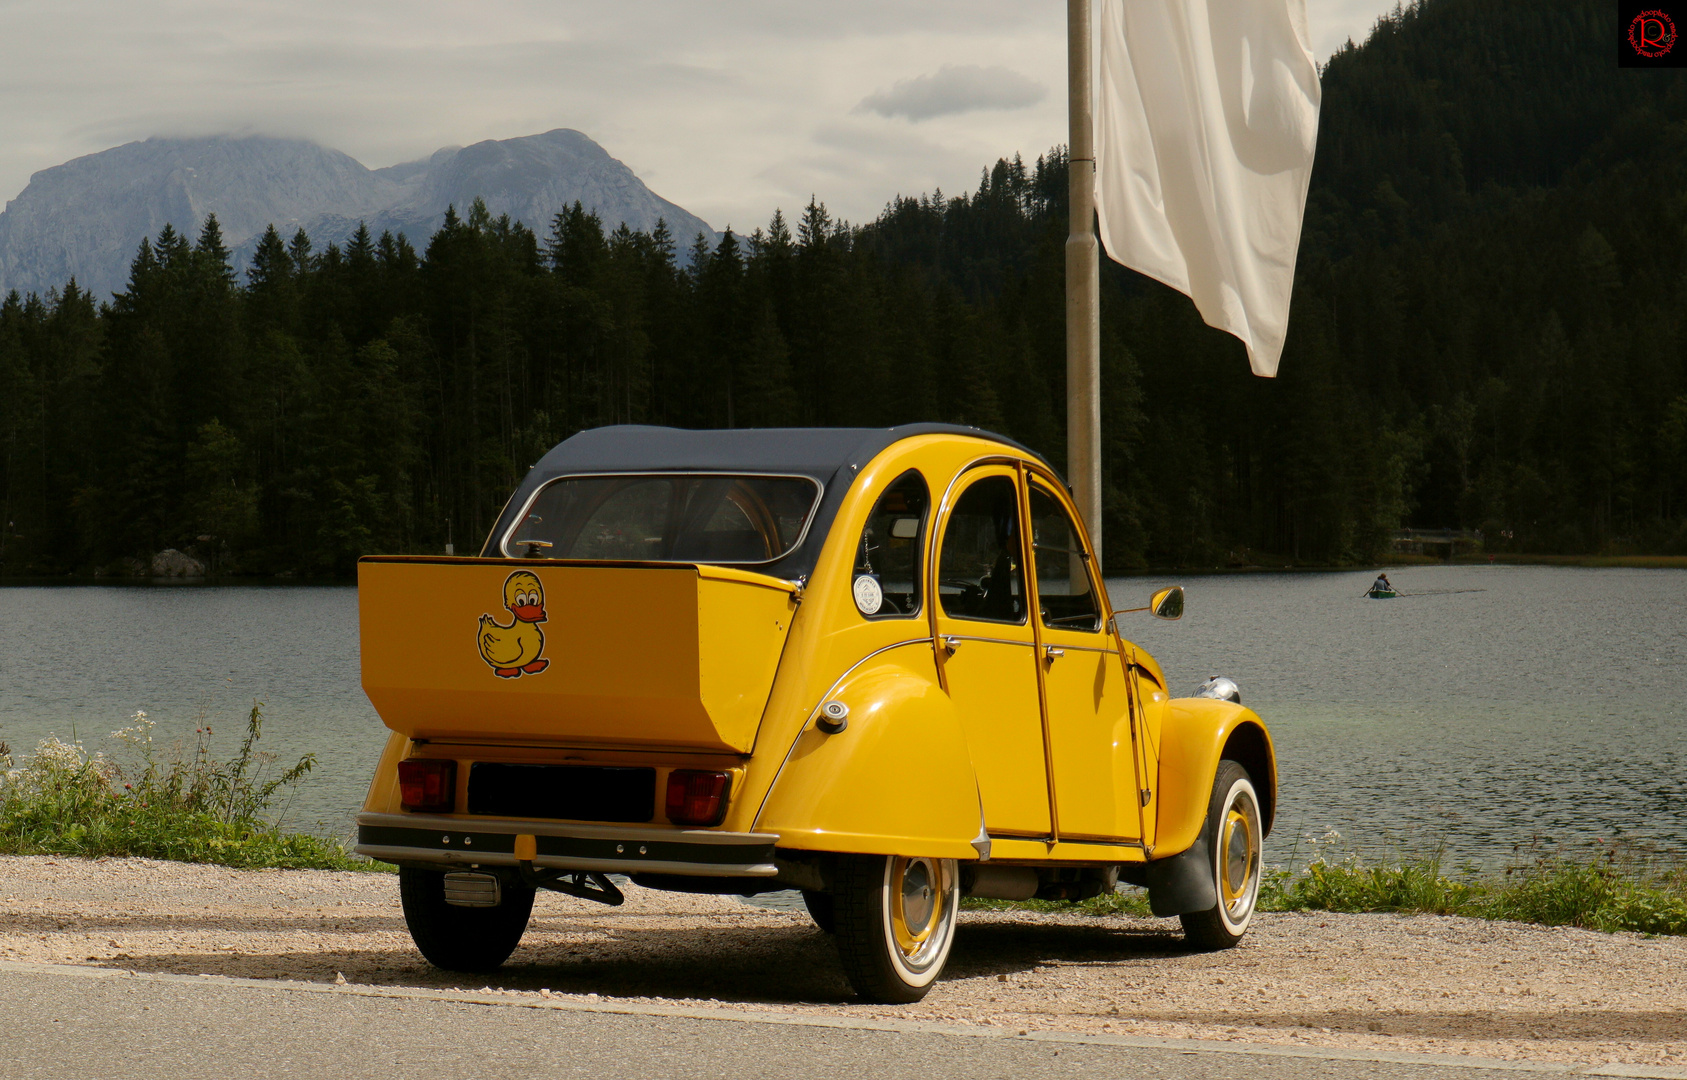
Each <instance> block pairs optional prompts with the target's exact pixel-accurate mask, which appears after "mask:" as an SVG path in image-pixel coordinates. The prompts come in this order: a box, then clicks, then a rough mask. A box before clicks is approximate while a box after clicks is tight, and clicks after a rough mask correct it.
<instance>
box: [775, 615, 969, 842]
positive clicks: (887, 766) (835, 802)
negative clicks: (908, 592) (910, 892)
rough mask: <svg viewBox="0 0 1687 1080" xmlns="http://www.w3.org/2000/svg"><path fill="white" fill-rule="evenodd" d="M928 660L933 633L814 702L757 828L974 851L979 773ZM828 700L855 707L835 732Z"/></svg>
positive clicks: (821, 838) (801, 838)
mask: <svg viewBox="0 0 1687 1080" xmlns="http://www.w3.org/2000/svg"><path fill="white" fill-rule="evenodd" d="M931 662H932V661H931V644H930V642H929V641H921V642H917V643H910V644H907V645H903V646H899V647H896V648H892V649H889V650H886V651H885V652H882V653H880V654H879V655H878V656H876V657H874V658H871V659H870V660H868V661H867V662H865V663H863V664H861V665H860V666H858V667H857V668H856V669H855V670H853V671H852V672H850V673H849V674H848V675H846V676H845V677H844V678H843V679H842V680H841V681H840V682H839V683H838V684H837V685H836V686H834V687H833V688H832V690H831V692H830V693H829V694H828V695H827V696H826V697H825V698H824V699H823V700H821V701H817V702H815V703H814V708H813V710H812V715H811V716H810V717H809V720H808V723H807V724H805V725H804V726H803V730H802V733H801V734H800V735H798V736H797V739H796V742H795V743H793V744H792V746H791V749H790V752H789V753H787V754H786V756H785V761H784V763H783V764H782V765H781V766H780V769H779V775H778V776H777V777H775V778H774V781H773V786H772V788H771V789H770V790H769V792H768V795H767V798H766V800H765V801H763V803H762V806H761V809H760V811H759V812H758V813H757V814H756V821H755V825H754V826H753V829H754V831H755V832H771V833H777V834H778V836H779V846H780V847H782V848H795V849H800V850H809V851H842V852H852V853H857V854H863V855H907V856H928V857H931V858H940V859H976V858H978V854H979V853H978V851H977V849H975V848H974V847H973V846H972V841H973V840H974V839H977V838H979V837H980V835H981V833H982V814H981V812H980V809H979V801H978V782H977V779H976V778H975V777H974V776H973V770H972V757H971V755H970V753H969V752H968V750H967V742H966V735H965V733H964V732H963V731H962V729H961V725H960V721H959V719H958V718H957V717H956V716H955V709H954V706H953V704H951V702H950V700H949V697H948V695H947V694H945V693H944V692H943V690H942V688H941V687H939V686H938V685H937V683H936V682H935V681H934V680H933V678H932V674H931V666H930V665H931ZM828 701H841V702H843V703H844V704H845V705H847V706H848V707H849V716H848V722H847V726H846V727H845V728H844V730H842V731H840V732H838V733H837V734H827V733H826V732H824V731H822V730H821V729H820V728H819V727H818V726H817V725H816V723H815V721H816V719H817V718H818V717H819V716H820V706H821V705H823V704H825V703H826V702H828Z"/></svg>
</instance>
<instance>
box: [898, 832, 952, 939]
mask: <svg viewBox="0 0 1687 1080" xmlns="http://www.w3.org/2000/svg"><path fill="white" fill-rule="evenodd" d="M947 886H948V882H947V881H945V880H944V875H943V864H942V862H941V861H940V860H938V859H904V858H900V857H899V858H897V859H895V860H894V861H893V863H892V865H891V869H890V926H891V931H892V933H893V934H895V936H896V945H897V947H898V948H900V949H901V950H902V955H904V956H906V957H909V958H910V959H913V958H915V957H917V956H918V955H919V953H920V952H921V951H922V950H923V949H924V948H925V947H926V945H927V943H928V942H930V941H931V940H932V935H933V934H934V933H936V932H937V930H938V929H939V928H940V927H941V926H942V925H943V922H944V915H945V912H944V910H943V904H944V896H945V895H946V894H947V892H948V888H947Z"/></svg>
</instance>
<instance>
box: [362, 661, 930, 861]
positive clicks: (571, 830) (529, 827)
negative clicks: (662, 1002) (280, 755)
mask: <svg viewBox="0 0 1687 1080" xmlns="http://www.w3.org/2000/svg"><path fill="white" fill-rule="evenodd" d="M922 640H923V639H922ZM357 826H358V828H360V829H361V828H366V827H368V828H386V829H438V830H440V831H441V832H443V833H460V832H475V833H483V832H495V833H508V834H510V835H511V836H516V835H525V836H566V837H576V838H579V839H581V840H629V841H632V842H633V843H639V842H640V841H643V842H646V843H648V842H651V841H657V842H662V843H671V844H725V845H732V844H774V843H778V841H779V836H778V834H777V833H735V832H719V831H716V830H713V829H661V828H656V829H652V828H642V829H641V828H637V827H629V826H626V825H575V824H558V823H556V822H546V821H524V820H522V819H521V818H494V817H481V816H479V815H477V814H460V815H455V816H450V817H447V816H446V815H444V814H376V813H370V812H368V811H365V812H364V813H361V814H358V815H357Z"/></svg>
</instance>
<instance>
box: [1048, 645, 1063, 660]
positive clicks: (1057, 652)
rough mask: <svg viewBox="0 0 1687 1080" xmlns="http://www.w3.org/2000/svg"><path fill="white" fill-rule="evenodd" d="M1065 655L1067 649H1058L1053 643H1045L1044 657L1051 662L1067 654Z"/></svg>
mask: <svg viewBox="0 0 1687 1080" xmlns="http://www.w3.org/2000/svg"><path fill="white" fill-rule="evenodd" d="M1065 655H1066V650H1065V649H1057V648H1055V647H1054V646H1053V645H1044V646H1043V657H1044V659H1046V660H1047V661H1048V662H1049V663H1051V664H1052V663H1054V662H1055V661H1056V660H1058V659H1059V658H1060V657H1062V656H1065Z"/></svg>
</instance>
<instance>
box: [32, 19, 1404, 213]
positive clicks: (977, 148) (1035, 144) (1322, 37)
mask: <svg viewBox="0 0 1687 1080" xmlns="http://www.w3.org/2000/svg"><path fill="white" fill-rule="evenodd" d="M1127 2H1128V0H1127ZM1394 3H1395V0H1307V8H1308V15H1309V17H1310V19H1311V21H1312V30H1313V36H1314V39H1315V40H1317V41H1321V42H1323V44H1321V45H1320V46H1319V52H1318V55H1319V59H1324V58H1326V57H1327V56H1328V52H1329V50H1330V49H1332V48H1334V47H1335V46H1337V45H1339V44H1340V43H1341V42H1342V41H1344V40H1346V38H1347V36H1348V35H1349V34H1352V35H1353V36H1354V38H1355V40H1362V39H1363V38H1364V36H1365V33H1366V32H1367V31H1368V30H1369V29H1370V26H1371V23H1372V22H1373V21H1374V20H1375V19H1376V16H1377V15H1378V14H1379V13H1380V12H1382V11H1384V10H1393V8H1394ZM911 72H912V73H919V72H935V73H936V74H930V75H926V76H925V77H923V78H915V79H908V78H907V76H908V75H909V73H911ZM897 80H906V81H903V82H898V81H897ZM969 83H970V84H976V85H970V86H969V85H968V84H969ZM1065 85H1066V5H1065V4H1063V3H1058V2H1057V0H922V2H921V3H918V4H910V3H908V2H907V0H832V2H831V3H826V4H793V3H791V2H790V0H735V2H734V3H731V4H699V3H697V2H696V0H639V3H636V4H606V3H603V2H602V0H479V2H478V3H476V4H473V5H465V4H463V3H462V0H356V2H355V3H347V2H346V0H152V2H150V3H145V4H137V3H135V2H134V0H50V2H49V0H35V2H33V3H30V2H22V0H0V100H3V101H4V102H6V104H7V105H9V106H10V108H7V109H3V110H0V204H3V203H4V201H5V200H6V199H8V198H10V197H12V196H13V195H15V194H17V192H19V191H21V190H22V189H23V187H24V185H25V184H26V183H28V181H29V176H30V174H31V173H32V172H34V171H35V170H37V169H45V168H49V167H51V166H54V165H57V164H59V163H60V162H63V161H66V160H68V159H70V158H74V157H78V156H80V155H82V154H89V153H94V152H96V151H100V150H104V149H106V148H108V147H110V146H113V145H116V144H118V143H123V142H128V141H129V140H131V139H144V138H146V137H147V136H149V135H159V134H178V135H187V134H199V135H203V134H213V133H219V132H262V133H264V134H271V135H287V136H299V137H306V138H310V139H313V140H316V141H318V142H320V143H323V144H324V145H327V146H331V147H333V148H335V149H337V150H341V151H344V152H345V153H347V154H350V155H351V156H352V157H354V158H356V159H358V160H359V161H362V162H363V163H364V164H366V165H369V166H370V167H379V166H382V165H391V164H395V163H397V162H400V161H411V160H414V159H416V158H419V157H425V156H426V155H428V154H430V153H432V152H433V151H434V150H436V149H438V148H439V147H442V146H463V145H467V144H470V143H475V142H479V141H480V140H482V139H503V138H510V137H512V136H516V135H531V134H535V133H537V132H541V131H549V130H550V129H552V128H559V127H566V128H575V129H577V130H580V131H583V132H585V133H586V134H587V135H589V136H591V137H592V138H593V139H596V140H597V141H598V142H599V143H601V144H603V146H604V148H605V149H606V150H608V151H609V152H610V153H611V154H613V155H614V156H616V157H618V158H620V159H621V160H622V161H624V162H626V164H627V165H628V166H629V167H630V168H631V169H632V170H633V171H634V172H635V173H637V174H638V175H639V177H640V178H642V179H643V180H644V181H645V182H646V183H648V184H649V185H650V186H651V187H652V188H653V189H654V190H655V191H656V192H657V193H658V194H660V195H661V196H662V197H664V198H667V199H672V200H673V201H674V202H676V203H678V204H679V205H681V206H683V207H685V208H686V209H687V210H690V211H691V212H692V213H694V214H697V215H698V216H699V217H701V218H703V219H704V220H706V221H708V222H710V223H712V224H714V225H717V226H719V225H722V224H725V223H728V222H730V223H732V224H733V225H734V226H735V227H737V228H744V227H745V226H746V225H748V226H749V227H754V226H755V225H756V224H757V223H765V222H766V221H767V219H768V217H769V216H771V215H772V213H773V209H774V208H775V207H782V208H783V209H784V210H785V212H786V215H787V216H790V215H791V214H793V213H794V212H796V211H800V210H801V208H802V207H803V205H804V204H806V203H807V202H808V199H809V196H810V195H817V196H818V197H819V198H821V199H822V200H824V201H825V202H826V203H827V205H828V206H829V207H830V208H831V210H832V212H833V213H834V214H836V215H837V216H839V217H847V218H850V219H851V220H855V221H867V220H871V219H872V218H873V217H874V216H875V215H877V214H878V212H879V211H880V210H881V209H882V208H883V207H884V205H885V202H886V201H887V200H888V199H890V198H892V197H893V196H894V195H896V194H897V193H902V194H916V193H918V192H922V191H929V190H931V189H932V188H934V187H939V186H941V187H942V188H943V189H944V190H945V191H961V190H964V189H967V188H969V187H970V186H971V185H973V184H976V183H977V182H978V170H979V169H980V168H981V167H983V166H985V165H987V164H989V163H990V162H993V161H995V160H996V158H997V157H999V156H1002V155H1012V154H1013V153H1014V152H1015V151H1020V152H1022V153H1024V155H1025V156H1026V157H1027V158H1032V157H1035V155H1037V154H1039V153H1042V152H1043V151H1045V150H1047V149H1048V148H1049V147H1050V146H1053V145H1054V144H1056V143H1062V142H1065V141H1066V139H1067V126H1066V124H1067V121H1066V96H1065V94H1064V93H1062V92H1061V91H1062V90H1063V89H1064V87H1065ZM1044 88H1046V90H1045V89H1044ZM875 90H877V91H879V92H878V93H873V91H875ZM1015 90H1017V91H1018V92H1019V93H1020V94H1021V95H1024V96H1022V97H1019V98H1018V99H1015V97H1014V91H1015ZM864 94H867V95H870V96H868V97H867V99H866V100H865V101H863V100H862V95H864ZM852 109H857V110H858V112H856V113H855V114H852V113H851V110H852ZM883 114H888V115H891V116H895V117H897V118H898V121H897V122H886V120H885V119H883ZM934 116H944V117H945V119H944V120H943V121H942V122H941V123H933V124H926V123H920V124H914V123H909V122H907V121H909V120H915V119H919V120H924V119H927V118H929V117H934Z"/></svg>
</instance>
